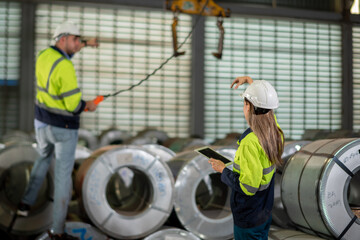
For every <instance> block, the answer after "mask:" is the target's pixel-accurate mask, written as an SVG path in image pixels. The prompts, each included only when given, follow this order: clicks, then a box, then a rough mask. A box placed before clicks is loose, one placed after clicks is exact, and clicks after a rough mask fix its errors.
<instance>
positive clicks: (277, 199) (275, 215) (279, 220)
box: [272, 172, 295, 229]
mask: <svg viewBox="0 0 360 240" xmlns="http://www.w3.org/2000/svg"><path fill="white" fill-rule="evenodd" d="M272 222H273V223H274V224H275V225H277V226H279V227H282V228H284V229H295V226H294V224H293V223H292V222H291V220H290V218H289V216H288V214H287V212H286V210H285V208H284V205H283V203H282V201H281V174H280V173H279V172H276V173H275V187H274V206H273V209H272Z"/></svg>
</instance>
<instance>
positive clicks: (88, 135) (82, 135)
mask: <svg viewBox="0 0 360 240" xmlns="http://www.w3.org/2000/svg"><path fill="white" fill-rule="evenodd" d="M78 134H79V140H78V145H80V146H84V147H86V148H88V149H90V150H95V149H97V148H98V145H99V143H98V139H97V137H96V136H95V135H94V134H93V133H92V132H90V131H89V130H86V129H83V128H80V129H79V131H78Z"/></svg>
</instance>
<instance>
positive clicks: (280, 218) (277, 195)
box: [272, 141, 311, 229]
mask: <svg viewBox="0 0 360 240" xmlns="http://www.w3.org/2000/svg"><path fill="white" fill-rule="evenodd" d="M309 143H311V141H287V142H285V144H284V152H283V154H282V156H281V159H282V161H283V165H282V166H278V167H277V171H276V175H275V191H274V207H273V210H272V219H273V222H274V223H275V224H276V225H278V226H280V227H282V228H290V229H291V228H294V224H292V222H291V220H290V218H289V216H288V214H287V212H286V210H285V208H284V205H283V203H282V201H281V173H282V171H283V166H284V165H285V164H286V162H287V161H288V159H289V158H290V157H291V156H292V155H294V153H295V152H297V151H299V150H300V149H301V148H302V147H303V146H305V145H306V144H309Z"/></svg>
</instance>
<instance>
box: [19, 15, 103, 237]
mask: <svg viewBox="0 0 360 240" xmlns="http://www.w3.org/2000/svg"><path fill="white" fill-rule="evenodd" d="M53 37H54V39H55V41H56V44H55V46H51V47H49V48H47V49H45V50H42V51H41V52H40V53H39V55H38V57H37V61H36V66H35V73H36V84H37V86H36V87H37V94H36V101H35V121H34V125H35V133H36V140H37V143H38V152H39V154H40V158H39V159H37V160H36V162H35V163H34V166H33V168H32V171H31V176H30V182H29V184H28V186H27V189H26V191H25V195H24V197H23V199H22V201H21V203H20V204H19V207H18V211H17V214H18V215H19V216H24V217H26V216H28V215H31V211H30V208H31V206H32V205H33V204H34V203H35V201H36V198H37V195H38V192H39V190H40V187H41V186H42V183H43V180H44V178H45V176H46V174H47V171H48V169H49V166H50V163H51V160H52V159H53V155H55V170H54V171H55V177H54V178H55V179H54V188H55V190H54V205H53V222H52V229H51V231H49V236H50V238H51V239H78V238H75V237H72V236H70V235H68V234H66V233H64V226H65V219H66V215H67V209H68V203H69V200H70V193H71V188H72V178H71V173H72V170H73V166H74V161H75V150H76V145H77V141H78V129H79V120H80V114H81V113H82V112H83V111H84V110H88V111H95V110H96V104H95V103H94V102H93V101H84V100H82V98H81V91H80V89H79V88H78V83H77V78H76V73H75V69H74V65H73V63H72V62H71V60H70V59H71V57H72V56H73V55H74V54H75V53H76V52H78V51H80V50H81V49H82V48H83V47H86V46H92V47H97V46H98V43H97V41H96V39H91V40H89V41H81V38H80V31H79V28H78V27H77V26H76V25H75V24H74V23H73V22H70V21H67V22H64V23H62V24H60V25H59V26H58V27H57V28H56V29H55V32H54V36H53Z"/></svg>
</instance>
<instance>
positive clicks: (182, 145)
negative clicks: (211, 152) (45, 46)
mask: <svg viewBox="0 0 360 240" xmlns="http://www.w3.org/2000/svg"><path fill="white" fill-rule="evenodd" d="M163 145H164V146H165V147H167V148H170V149H171V150H173V151H174V152H176V153H178V152H182V151H188V150H193V149H195V148H199V147H203V146H206V145H208V143H207V142H205V140H203V139H201V138H169V139H168V140H167V141H165V142H164V144H163Z"/></svg>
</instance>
